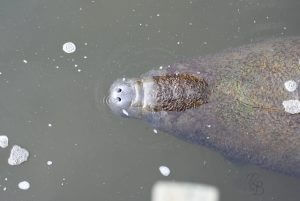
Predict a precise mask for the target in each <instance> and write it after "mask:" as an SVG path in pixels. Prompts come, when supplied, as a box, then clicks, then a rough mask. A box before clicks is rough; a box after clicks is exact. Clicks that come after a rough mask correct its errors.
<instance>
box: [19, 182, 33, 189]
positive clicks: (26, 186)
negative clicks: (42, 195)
mask: <svg viewBox="0 0 300 201" xmlns="http://www.w3.org/2000/svg"><path fill="white" fill-rule="evenodd" d="M18 187H19V189H21V190H28V189H29V188H30V183H29V182H28V181H21V182H20V183H19V184H18Z"/></svg>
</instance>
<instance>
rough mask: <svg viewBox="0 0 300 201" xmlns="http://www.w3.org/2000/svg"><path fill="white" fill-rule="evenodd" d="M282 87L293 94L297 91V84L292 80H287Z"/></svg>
mask: <svg viewBox="0 0 300 201" xmlns="http://www.w3.org/2000/svg"><path fill="white" fill-rule="evenodd" d="M284 87H285V89H286V90H287V91H289V92H293V91H295V90H296V89H297V87H298V84H297V83H296V82H295V81H294V80H288V81H286V82H285V83H284Z"/></svg>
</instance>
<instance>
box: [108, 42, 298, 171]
mask: <svg viewBox="0 0 300 201" xmlns="http://www.w3.org/2000/svg"><path fill="white" fill-rule="evenodd" d="M299 82H300V37H289V38H277V39H271V40H266V41H264V42H259V43H255V44H250V45H245V46H242V47H239V48H234V49H227V50H224V51H222V52H220V53H218V54H215V55H208V56H204V57H199V58H195V59H190V60H187V61H185V62H182V63H175V64H173V65H171V66H170V67H166V68H164V69H162V70H157V71H156V70H153V71H150V72H148V73H146V74H144V75H142V76H141V77H139V78H134V79H124V78H123V79H120V80H117V81H115V82H114V83H113V85H112V86H111V88H110V95H109V97H108V104H109V107H110V108H111V109H112V111H113V112H115V113H117V114H120V115H122V116H128V117H133V118H138V119H142V120H145V121H147V122H149V123H150V124H152V125H153V127H155V128H156V129H160V130H162V131H165V132H167V133H170V134H172V135H175V136H177V137H179V138H181V139H184V140H187V141H190V142H192V143H196V144H200V145H204V146H207V147H210V148H213V149H214V150H217V151H219V152H221V153H222V154H223V155H224V156H225V157H227V158H230V159H234V160H239V161H245V162H249V163H251V164H256V165H259V166H260V167H264V168H267V169H270V170H275V171H278V172H282V173H285V174H289V175H294V176H298V177H299V176H300V101H299V92H300V89H299V87H298V84H299Z"/></svg>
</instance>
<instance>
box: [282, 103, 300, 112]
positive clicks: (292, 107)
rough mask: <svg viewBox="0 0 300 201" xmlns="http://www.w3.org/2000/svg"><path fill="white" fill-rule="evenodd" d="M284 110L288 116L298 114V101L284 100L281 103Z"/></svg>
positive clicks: (299, 109)
mask: <svg viewBox="0 0 300 201" xmlns="http://www.w3.org/2000/svg"><path fill="white" fill-rule="evenodd" d="M282 105H283V107H284V110H285V111H286V112H287V113H290V114H298V113H300V101H299V100H285V101H283V102H282Z"/></svg>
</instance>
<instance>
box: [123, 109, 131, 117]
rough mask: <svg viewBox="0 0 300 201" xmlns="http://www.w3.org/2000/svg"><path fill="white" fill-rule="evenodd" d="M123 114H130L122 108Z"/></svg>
mask: <svg viewBox="0 0 300 201" xmlns="http://www.w3.org/2000/svg"><path fill="white" fill-rule="evenodd" d="M122 112H123V114H125V115H126V116H127V117H128V116H129V114H128V112H127V111H126V110H125V109H122Z"/></svg>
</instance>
